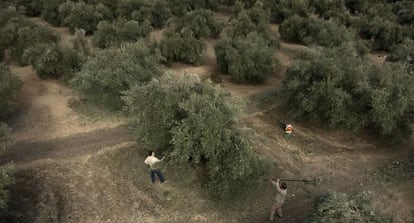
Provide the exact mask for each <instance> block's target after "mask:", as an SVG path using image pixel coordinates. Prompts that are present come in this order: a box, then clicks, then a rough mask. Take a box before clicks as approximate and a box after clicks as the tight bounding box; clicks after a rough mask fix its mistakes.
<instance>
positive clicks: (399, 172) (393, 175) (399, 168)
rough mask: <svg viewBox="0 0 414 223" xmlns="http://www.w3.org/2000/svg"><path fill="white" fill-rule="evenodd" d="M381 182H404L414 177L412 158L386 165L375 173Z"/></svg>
mask: <svg viewBox="0 0 414 223" xmlns="http://www.w3.org/2000/svg"><path fill="white" fill-rule="evenodd" d="M375 175H376V176H377V178H378V179H379V180H380V181H382V182H386V183H389V182H395V181H406V180H410V179H412V178H413V177H414V157H409V158H406V159H403V160H400V161H394V162H391V163H387V164H385V165H384V166H382V167H380V168H379V169H378V170H377V171H375Z"/></svg>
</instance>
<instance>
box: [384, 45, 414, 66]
mask: <svg viewBox="0 0 414 223" xmlns="http://www.w3.org/2000/svg"><path fill="white" fill-rule="evenodd" d="M387 61H391V62H395V61H400V62H403V63H408V64H411V66H413V67H412V68H414V41H413V40H412V39H408V38H407V39H404V41H403V42H402V43H401V44H398V45H394V46H393V47H392V48H391V52H390V55H389V56H388V57H387Z"/></svg>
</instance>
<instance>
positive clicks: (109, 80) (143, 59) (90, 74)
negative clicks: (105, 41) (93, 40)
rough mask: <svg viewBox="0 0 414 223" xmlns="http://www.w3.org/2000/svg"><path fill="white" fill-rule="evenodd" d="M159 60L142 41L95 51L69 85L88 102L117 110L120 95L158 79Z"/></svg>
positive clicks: (156, 52)
mask: <svg viewBox="0 0 414 223" xmlns="http://www.w3.org/2000/svg"><path fill="white" fill-rule="evenodd" d="M160 60H161V56H160V54H159V53H158V51H156V50H155V49H154V48H152V47H151V46H149V45H148V44H147V43H146V42H144V41H142V40H141V41H138V42H136V43H126V44H122V45H121V46H120V47H119V48H107V49H104V50H98V51H97V52H96V53H95V55H94V56H93V57H90V58H89V60H88V61H87V62H86V63H85V64H84V65H83V66H82V68H81V71H80V72H78V73H76V74H75V75H74V77H73V79H72V80H71V81H70V84H71V85H72V86H73V87H74V88H75V89H78V90H79V91H80V92H81V93H83V94H85V95H86V96H87V97H88V98H89V99H90V100H91V101H92V102H95V103H98V104H102V105H104V106H107V107H108V108H110V109H113V110H120V109H121V108H122V107H123V105H124V103H123V102H122V101H121V93H122V92H123V91H125V90H128V89H130V87H131V86H134V85H142V84H144V83H146V82H148V81H150V80H151V79H152V78H153V77H157V76H159V75H161V71H160V64H159V62H160Z"/></svg>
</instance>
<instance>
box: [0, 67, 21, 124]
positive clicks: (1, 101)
mask: <svg viewBox="0 0 414 223" xmlns="http://www.w3.org/2000/svg"><path fill="white" fill-rule="evenodd" d="M21 86H22V83H21V81H20V79H19V78H18V77H17V76H16V75H14V74H12V73H11V72H10V69H9V68H8V67H7V66H6V65H5V64H3V63H0V118H5V117H7V116H8V115H10V114H11V113H13V112H14V110H15V109H16V102H17V96H18V94H19V92H20V88H21Z"/></svg>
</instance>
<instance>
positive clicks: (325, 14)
mask: <svg viewBox="0 0 414 223" xmlns="http://www.w3.org/2000/svg"><path fill="white" fill-rule="evenodd" d="M309 7H310V8H311V11H312V12H314V13H315V14H318V15H320V16H321V17H322V18H326V19H328V18H330V17H334V16H336V15H337V14H339V13H342V12H343V11H344V10H345V9H346V7H345V1H344V0H335V1H332V0H310V1H309Z"/></svg>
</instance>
